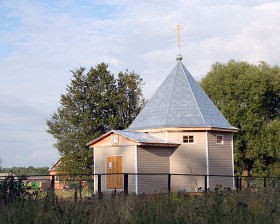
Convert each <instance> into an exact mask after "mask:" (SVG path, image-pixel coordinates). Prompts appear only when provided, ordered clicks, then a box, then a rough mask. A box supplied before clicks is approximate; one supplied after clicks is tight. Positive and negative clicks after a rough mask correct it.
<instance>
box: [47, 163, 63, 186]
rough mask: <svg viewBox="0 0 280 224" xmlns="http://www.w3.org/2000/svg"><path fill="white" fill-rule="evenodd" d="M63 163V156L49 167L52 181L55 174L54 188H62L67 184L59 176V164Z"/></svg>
mask: <svg viewBox="0 0 280 224" xmlns="http://www.w3.org/2000/svg"><path fill="white" fill-rule="evenodd" d="M60 164H61V158H60V159H59V160H57V161H56V163H55V164H54V165H53V166H52V167H51V168H50V169H49V175H50V181H51V180H52V176H53V175H54V176H55V181H54V189H56V190H62V189H63V188H64V185H65V181H63V180H62V179H61V178H60V176H59V166H60Z"/></svg>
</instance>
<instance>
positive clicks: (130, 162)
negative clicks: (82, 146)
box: [94, 145, 136, 192]
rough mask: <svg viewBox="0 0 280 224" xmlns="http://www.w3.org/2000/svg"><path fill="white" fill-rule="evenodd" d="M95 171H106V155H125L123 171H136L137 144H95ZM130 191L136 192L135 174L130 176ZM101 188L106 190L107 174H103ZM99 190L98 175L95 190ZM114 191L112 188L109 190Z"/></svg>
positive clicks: (95, 180)
mask: <svg viewBox="0 0 280 224" xmlns="http://www.w3.org/2000/svg"><path fill="white" fill-rule="evenodd" d="M94 156H95V158H94V161H95V164H94V169H95V170H94V173H96V174H98V173H106V169H105V161H106V156H123V172H124V173H135V146H134V145H131V146H111V147H108V146H105V147H104V146H95V147H94ZM128 186H129V189H128V190H129V192H136V188H135V176H132V175H129V176H128ZM101 187H102V188H101V190H102V191H105V190H106V189H105V187H106V183H105V176H102V182H101ZM97 190H98V180H97V176H95V179H94V192H97ZM108 191H112V190H108Z"/></svg>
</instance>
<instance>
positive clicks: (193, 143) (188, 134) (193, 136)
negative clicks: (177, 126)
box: [182, 134, 196, 144]
mask: <svg viewBox="0 0 280 224" xmlns="http://www.w3.org/2000/svg"><path fill="white" fill-rule="evenodd" d="M184 136H193V142H184V141H183V138H184ZM195 140H196V138H195V135H194V134H186V135H182V144H195Z"/></svg>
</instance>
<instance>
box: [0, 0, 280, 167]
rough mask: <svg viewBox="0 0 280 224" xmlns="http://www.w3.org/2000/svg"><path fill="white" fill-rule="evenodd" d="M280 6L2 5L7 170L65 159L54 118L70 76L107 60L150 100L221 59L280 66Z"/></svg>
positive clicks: (0, 62) (225, 0) (190, 1)
mask: <svg viewBox="0 0 280 224" xmlns="http://www.w3.org/2000/svg"><path fill="white" fill-rule="evenodd" d="M279 12H280V1H277V0H271V1H270V0H266V1H265V0H250V1H249V0H176V1H174V0H139V1H138V0H134V1H133V0H102V1H99V0H83V1H79V0H20V1H18V0H15V1H13V0H9V1H8V0H0V68H1V70H0V159H1V160H2V167H12V166H24V167H28V166H34V167H42V166H48V167H50V166H51V165H52V164H54V163H55V162H56V160H57V159H59V153H58V151H57V150H56V149H55V148H54V147H53V144H54V143H55V139H54V138H53V137H52V136H51V135H50V134H48V133H47V132H46V130H47V129H48V127H47V125H46V120H47V119H49V118H50V116H51V114H52V113H54V112H55V111H56V110H57V108H58V107H59V105H60V103H59V100H60V95H61V94H63V93H65V92H66V90H65V89H66V85H67V84H69V83H70V80H71V78H72V73H71V70H75V69H76V68H79V67H81V66H82V67H86V68H87V69H89V68H90V67H95V66H96V65H97V64H99V63H101V62H105V63H107V64H108V65H109V70H110V71H111V72H112V73H113V74H115V75H117V73H118V72H120V71H125V70H126V69H128V70H129V71H135V72H136V73H138V74H139V75H140V76H141V77H142V78H143V79H144V82H145V86H144V88H143V92H144V95H145V97H146V99H149V98H150V97H151V96H152V94H153V93H154V92H155V90H156V89H157V87H158V86H159V85H160V84H161V82H162V81H163V80H164V79H165V77H166V76H167V75H168V74H169V72H170V71H171V70H172V69H173V67H174V66H175V65H176V60H175V57H176V54H177V33H176V31H175V28H176V25H177V24H180V25H182V27H183V28H184V29H183V30H181V54H182V55H183V61H182V62H183V64H184V65H185V66H186V67H187V69H188V70H189V71H190V73H191V74H192V75H193V76H194V78H195V79H196V80H197V81H200V80H201V79H202V78H203V77H204V76H205V75H206V74H207V72H208V71H209V70H210V68H211V65H212V64H213V63H215V62H217V61H219V62H224V63H226V62H227V61H229V60H231V59H235V60H238V61H248V62H250V63H254V64H256V63H258V62H260V61H266V62H268V63H269V64H271V65H280V62H279V60H280V57H279V56H280V55H279V54H280V26H279V21H280V13H279Z"/></svg>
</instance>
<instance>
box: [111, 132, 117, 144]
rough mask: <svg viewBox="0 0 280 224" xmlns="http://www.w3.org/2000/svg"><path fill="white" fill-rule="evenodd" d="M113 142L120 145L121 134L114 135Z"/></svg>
mask: <svg viewBox="0 0 280 224" xmlns="http://www.w3.org/2000/svg"><path fill="white" fill-rule="evenodd" d="M112 144H113V145H118V144H119V136H118V135H116V134H113V135H112Z"/></svg>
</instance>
